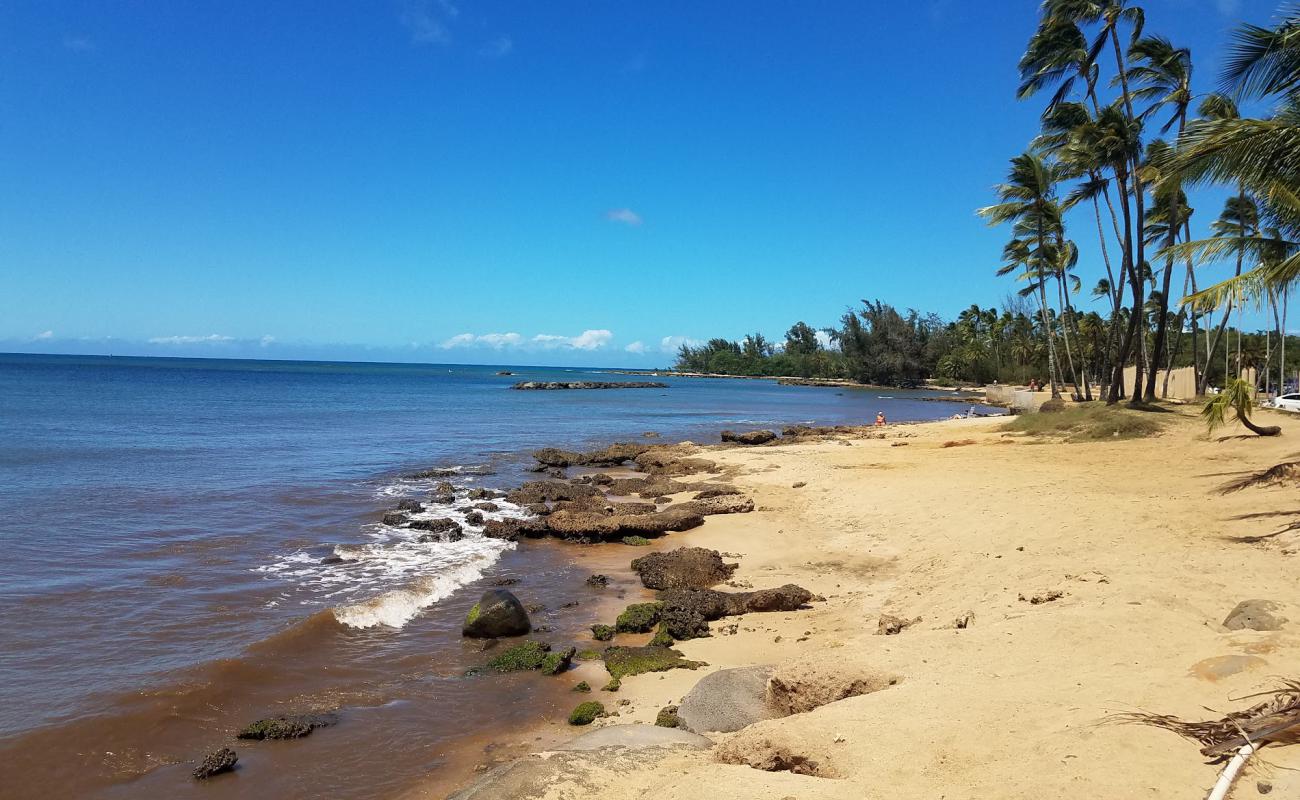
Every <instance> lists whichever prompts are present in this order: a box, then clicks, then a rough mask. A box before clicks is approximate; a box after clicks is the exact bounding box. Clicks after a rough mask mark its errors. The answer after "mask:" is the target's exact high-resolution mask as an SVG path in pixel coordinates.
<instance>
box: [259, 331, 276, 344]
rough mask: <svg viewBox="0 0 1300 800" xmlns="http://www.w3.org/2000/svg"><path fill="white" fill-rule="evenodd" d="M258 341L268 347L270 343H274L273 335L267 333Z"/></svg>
mask: <svg viewBox="0 0 1300 800" xmlns="http://www.w3.org/2000/svg"><path fill="white" fill-rule="evenodd" d="M260 341H261V345H262V346H263V347H270V346H271V345H273V344H275V337H274V336H272V335H271V334H269V333H268V334H267V335H265V336H263V337H262V338H261V340H260Z"/></svg>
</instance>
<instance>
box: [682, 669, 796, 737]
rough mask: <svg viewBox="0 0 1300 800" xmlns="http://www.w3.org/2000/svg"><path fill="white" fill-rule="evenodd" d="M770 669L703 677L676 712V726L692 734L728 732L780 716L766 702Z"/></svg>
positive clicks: (734, 671) (683, 699) (715, 673)
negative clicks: (677, 721) (677, 723)
mask: <svg viewBox="0 0 1300 800" xmlns="http://www.w3.org/2000/svg"><path fill="white" fill-rule="evenodd" d="M772 670H773V668H772V667H771V666H758V667H740V668H739V669H724V670H719V671H718V672H714V673H712V674H711V675H705V676H704V677H703V678H701V679H700V682H699V683H697V684H695V688H693V689H691V690H690V691H689V692H688V693H687V694H686V697H684V698H682V702H681V705H680V706H679V707H678V709H677V719H678V720H679V727H681V728H684V729H685V730H688V731H691V732H692V733H704V732H707V731H717V732H719V733H730V732H732V731H738V730H740V729H741V728H744V727H746V726H749V725H753V724H754V723H755V722H761V721H763V720H765V719H774V718H776V717H779V716H782V715H781V714H779V713H778V712H777V711H776V710H775V709H773V708H772V707H771V706H769V705H768V703H767V679H768V678H769V677H770V676H771V675H772Z"/></svg>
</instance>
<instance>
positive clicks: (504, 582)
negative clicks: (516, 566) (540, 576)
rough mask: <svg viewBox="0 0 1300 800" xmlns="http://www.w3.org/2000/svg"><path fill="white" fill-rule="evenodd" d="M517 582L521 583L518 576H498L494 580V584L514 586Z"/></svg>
mask: <svg viewBox="0 0 1300 800" xmlns="http://www.w3.org/2000/svg"><path fill="white" fill-rule="evenodd" d="M517 583H519V579H518V578H497V579H496V580H494V581H492V585H493V586H514V585H515V584H517Z"/></svg>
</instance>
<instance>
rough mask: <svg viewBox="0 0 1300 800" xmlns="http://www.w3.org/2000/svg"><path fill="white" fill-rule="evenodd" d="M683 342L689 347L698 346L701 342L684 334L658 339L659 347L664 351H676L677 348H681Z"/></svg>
mask: <svg viewBox="0 0 1300 800" xmlns="http://www.w3.org/2000/svg"><path fill="white" fill-rule="evenodd" d="M684 344H685V345H690V346H691V347H699V346H700V345H701V344H703V342H701V341H700V340H699V339H691V338H689V337H686V336H665V337H664V338H662V339H660V340H659V349H660V350H662V351H664V352H665V353H676V352H677V351H678V350H680V349H682V345H684Z"/></svg>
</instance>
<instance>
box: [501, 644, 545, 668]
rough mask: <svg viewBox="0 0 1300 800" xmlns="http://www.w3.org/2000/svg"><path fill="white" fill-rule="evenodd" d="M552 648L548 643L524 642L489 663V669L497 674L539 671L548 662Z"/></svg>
mask: <svg viewBox="0 0 1300 800" xmlns="http://www.w3.org/2000/svg"><path fill="white" fill-rule="evenodd" d="M550 651H551V646H550V645H549V644H547V643H546V642H524V643H523V644H517V645H515V646H514V647H510V648H507V649H506V650H505V651H504V652H502V653H500V654H498V655H497V656H496V657H495V658H493V659H492V660H491V661H489V662H488V663H487V665H488V668H489V669H492V670H495V671H497V672H523V671H525V670H530V669H538V668H539V667H541V666H542V663H543V662H544V661H545V660H546V654H547V653H549V652H550Z"/></svg>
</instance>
